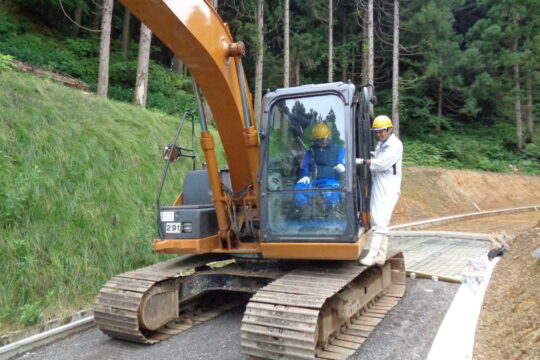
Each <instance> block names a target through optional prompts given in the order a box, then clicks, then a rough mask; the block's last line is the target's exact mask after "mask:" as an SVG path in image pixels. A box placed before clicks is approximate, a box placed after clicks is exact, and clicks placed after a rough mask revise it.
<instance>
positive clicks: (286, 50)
mask: <svg viewBox="0 0 540 360" xmlns="http://www.w3.org/2000/svg"><path fill="white" fill-rule="evenodd" d="M283 18H284V19H283V22H284V25H283V87H284V88H288V87H289V76H290V75H289V69H290V61H289V54H290V53H289V0H285V2H284V4H283Z"/></svg>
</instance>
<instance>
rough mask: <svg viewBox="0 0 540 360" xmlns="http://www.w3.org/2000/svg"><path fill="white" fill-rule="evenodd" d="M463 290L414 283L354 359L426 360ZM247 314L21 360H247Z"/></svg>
mask: <svg viewBox="0 0 540 360" xmlns="http://www.w3.org/2000/svg"><path fill="white" fill-rule="evenodd" d="M458 288H459V285H458V284H452V283H446V282H435V281H432V280H425V279H415V280H410V279H408V280H407V291H406V293H405V296H404V297H403V299H402V300H401V302H400V303H399V304H398V305H397V306H396V307H395V308H394V309H393V310H392V311H391V312H390V313H389V314H388V315H387V317H386V318H385V319H384V320H383V321H382V322H381V323H380V324H379V326H378V327H377V328H376V329H375V331H374V332H373V333H372V334H371V335H370V337H369V338H368V339H367V340H366V342H365V343H364V345H363V346H362V347H361V348H360V349H359V350H358V351H357V352H356V353H355V354H354V355H353V356H351V357H350V359H373V360H383V359H400V360H413V359H425V358H426V357H427V354H428V352H429V349H430V348H431V343H432V341H433V338H434V337H435V334H436V333H437V330H438V328H439V326H440V324H441V321H442V319H443V317H444V315H445V313H446V310H447V309H448V307H449V306H450V303H451V302H452V299H453V297H454V295H455V293H456V291H457V289H458ZM242 313H243V309H242V308H237V309H235V310H232V311H230V312H228V313H226V314H224V315H222V316H220V317H218V318H216V319H213V320H210V321H207V322H205V323H203V324H201V325H199V326H197V327H195V328H193V329H190V330H189V331H187V332H185V333H184V334H180V335H178V336H175V337H172V338H170V339H169V340H167V341H165V342H162V343H159V344H157V345H152V346H145V345H139V344H131V343H127V342H123V341H119V340H114V339H111V338H109V337H107V336H106V335H103V334H102V333H101V332H100V331H99V330H97V329H96V328H93V329H90V330H87V331H85V332H83V333H80V334H78V335H74V336H71V337H69V338H67V339H64V340H62V341H60V342H58V343H56V344H52V345H49V346H46V347H43V348H40V349H38V350H36V351H33V352H30V353H27V354H25V355H22V356H21V357H19V359H24V360H38V359H39V360H41V359H56V360H72V359H81V360H90V359H111V360H112V359H114V360H123V359H125V360H127V359H129V360H132V359H134V360H138V359H140V360H169V359H170V360H173V359H174V360H179V359H180V360H199V359H200V360H203V359H204V360H207V359H222V360H235V359H241V358H242V356H241V354H240V322H241V320H242Z"/></svg>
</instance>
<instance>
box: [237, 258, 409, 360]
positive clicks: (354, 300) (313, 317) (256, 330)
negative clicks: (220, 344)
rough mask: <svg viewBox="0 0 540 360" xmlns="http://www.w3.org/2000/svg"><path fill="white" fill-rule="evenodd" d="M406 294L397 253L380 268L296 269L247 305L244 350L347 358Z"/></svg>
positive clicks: (261, 355) (254, 354)
mask: <svg viewBox="0 0 540 360" xmlns="http://www.w3.org/2000/svg"><path fill="white" fill-rule="evenodd" d="M404 292H405V267H404V260H403V255H402V254H401V253H396V254H394V255H393V256H391V257H390V258H389V259H388V260H387V261H386V263H385V265H384V266H382V267H379V266H372V267H369V268H368V267H365V266H360V265H359V264H358V263H356V262H336V263H328V262H326V263H321V265H319V264H318V265H317V266H316V267H315V266H309V267H301V268H297V269H295V270H293V271H291V272H290V273H288V274H286V275H285V276H283V277H281V278H279V279H277V280H276V281H274V282H272V283H271V284H269V285H267V286H265V287H263V288H262V289H260V290H259V291H258V292H257V293H256V294H255V295H254V296H253V297H252V298H251V300H250V301H249V303H248V304H247V307H246V312H245V314H244V318H243V320H242V328H241V342H242V351H243V353H244V354H245V355H246V356H247V357H248V358H254V359H291V360H296V359H314V358H317V359H334V360H337V359H346V358H347V357H348V356H350V355H352V354H353V353H354V352H355V351H356V350H357V349H358V348H359V347H360V346H361V344H362V343H363V342H364V340H365V338H366V337H367V336H368V335H369V333H370V332H371V331H372V330H373V329H374V328H375V326H376V325H377V324H378V323H379V322H380V321H381V319H382V318H383V317H384V314H386V312H388V311H389V310H390V309H391V308H392V307H393V306H395V305H396V304H397V303H398V301H399V299H400V298H401V297H402V296H403V294H404Z"/></svg>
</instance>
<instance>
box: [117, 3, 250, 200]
mask: <svg viewBox="0 0 540 360" xmlns="http://www.w3.org/2000/svg"><path fill="white" fill-rule="evenodd" d="M120 1H121V2H122V3H123V4H124V5H125V6H126V7H127V8H128V9H129V10H130V11H131V12H132V13H133V14H134V15H135V16H136V17H137V18H138V19H139V20H141V21H142V22H143V23H144V24H145V25H146V26H148V28H150V29H151V30H152V32H153V33H154V34H155V35H156V36H157V37H158V38H159V39H160V40H161V41H162V42H163V43H165V44H166V45H167V46H168V47H169V48H170V49H171V50H172V51H173V52H174V54H175V55H176V56H177V57H178V58H179V59H180V60H182V63H183V64H184V65H185V66H186V67H187V68H188V70H189V72H190V73H191V74H192V76H193V77H194V78H195V80H196V82H197V85H198V86H199V87H200V89H201V90H202V92H203V94H204V96H205V98H206V100H207V101H208V104H209V106H210V109H211V110H212V114H213V116H214V118H215V122H216V124H217V127H218V131H219V136H220V139H221V142H222V144H223V148H224V150H225V155H226V157H227V161H228V164H229V170H230V173H231V182H232V187H233V190H234V191H240V190H242V189H244V188H245V187H246V185H247V184H249V183H250V182H251V181H252V173H256V171H257V169H251V168H250V166H251V165H250V161H249V157H248V153H249V152H248V145H246V144H245V142H244V141H242V140H241V138H239V137H241V136H242V134H243V133H244V129H245V127H246V126H245V125H246V119H245V116H244V108H243V105H242V91H241V88H240V83H239V80H238V79H239V76H238V73H237V67H236V61H238V57H239V56H235V55H237V54H235V53H234V50H231V47H234V45H235V44H234V41H233V38H232V36H231V33H230V32H229V28H228V26H227V25H226V24H225V23H224V22H223V21H222V20H221V19H220V17H219V16H218V14H217V13H216V11H215V9H214V8H213V7H212V5H211V4H210V3H208V2H207V1H205V0H181V1H178V0H151V1H149V0H120ZM246 89H247V86H246ZM248 97H249V98H250V97H251V95H250V94H249V92H248ZM247 106H248V107H249V109H248V112H249V114H250V117H251V118H253V110H252V106H251V101H247Z"/></svg>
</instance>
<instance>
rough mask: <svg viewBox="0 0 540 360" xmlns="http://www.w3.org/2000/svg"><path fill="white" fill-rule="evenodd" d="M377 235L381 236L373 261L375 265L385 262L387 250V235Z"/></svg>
mask: <svg viewBox="0 0 540 360" xmlns="http://www.w3.org/2000/svg"><path fill="white" fill-rule="evenodd" d="M379 236H380V237H381V246H380V247H379V251H378V252H377V256H375V259H373V261H375V264H377V265H384V263H385V262H386V251H387V250H388V236H387V235H386V234H379Z"/></svg>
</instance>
